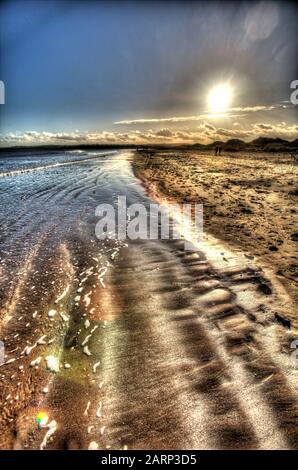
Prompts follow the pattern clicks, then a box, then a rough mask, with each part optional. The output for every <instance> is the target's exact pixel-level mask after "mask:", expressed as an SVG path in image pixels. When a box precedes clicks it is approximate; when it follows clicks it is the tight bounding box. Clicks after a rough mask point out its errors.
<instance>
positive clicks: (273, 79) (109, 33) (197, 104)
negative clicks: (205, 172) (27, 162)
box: [0, 0, 298, 146]
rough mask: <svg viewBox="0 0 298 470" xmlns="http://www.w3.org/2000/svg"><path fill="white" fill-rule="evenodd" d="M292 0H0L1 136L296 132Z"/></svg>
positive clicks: (50, 139) (33, 139) (296, 45)
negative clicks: (2, 97) (293, 96)
mask: <svg viewBox="0 0 298 470" xmlns="http://www.w3.org/2000/svg"><path fill="white" fill-rule="evenodd" d="M297 13H298V11H297V7H296V6H295V4H294V3H293V2H287V1H283V2H275V1H258V2H251V1H249V2H245V1H243V2H241V1H238V2H236V1H233V2H228V1H226V2H225V1H221V2H215V1H209V2H203V1H200V2H199V1H197V2H196V1H191V2H187V1H183V2H182V1H181V2H173V1H163V2H162V1H149V0H147V1H138V2H128V1H123V0H122V1H118V2H116V1H115V2H113V1H109V2H104V1H95V0H94V1H88V0H85V1H83V0H68V1H63V0H60V1H58V0H55V1H54V0H33V1H31V0H18V1H13V0H11V1H2V2H1V3H0V80H2V81H3V82H4V84H5V104H3V105H0V145H2V146H6V145H24V144H25V145H32V144H33V145H35V144H44V143H46V144H49V143H60V144H64V143H65V144H66V143H69V144H74V143H76V142H78V143H133V144H135V143H194V142H202V143H209V142H211V141H214V140H218V139H220V140H228V139H230V138H240V139H243V140H245V141H249V140H252V139H254V138H256V137H258V136H260V135H262V136H270V137H282V138H285V139H288V140H293V139H295V138H297V137H298V126H297V105H296V106H295V105H293V104H292V103H291V101H290V95H291V92H292V90H291V88H290V83H291V82H292V81H293V80H296V79H298V70H297V57H298V42H297V34H296V30H297V19H298V14H297Z"/></svg>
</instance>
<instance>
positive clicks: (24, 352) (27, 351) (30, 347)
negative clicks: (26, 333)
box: [22, 343, 37, 356]
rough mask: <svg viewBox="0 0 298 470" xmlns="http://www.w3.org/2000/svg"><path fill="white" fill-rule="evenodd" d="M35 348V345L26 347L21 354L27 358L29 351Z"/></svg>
mask: <svg viewBox="0 0 298 470" xmlns="http://www.w3.org/2000/svg"><path fill="white" fill-rule="evenodd" d="M36 346H37V343H35V344H33V346H26V347H25V349H24V351H23V352H22V354H25V355H26V356H29V354H30V353H31V351H32V350H33V349H34V348H36Z"/></svg>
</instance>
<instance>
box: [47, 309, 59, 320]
mask: <svg viewBox="0 0 298 470" xmlns="http://www.w3.org/2000/svg"><path fill="white" fill-rule="evenodd" d="M56 313H57V311H56V310H54V309H51V310H49V311H48V317H49V318H54V316H55V315H56Z"/></svg>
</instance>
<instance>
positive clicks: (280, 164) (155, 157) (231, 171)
mask: <svg viewBox="0 0 298 470" xmlns="http://www.w3.org/2000/svg"><path fill="white" fill-rule="evenodd" d="M134 166H135V172H136V174H137V176H138V177H139V178H140V179H142V180H143V182H144V183H145V186H146V187H147V189H148V190H149V191H151V192H152V191H153V192H156V191H157V193H160V194H161V195H165V196H166V197H167V198H171V199H172V200H176V201H179V202H196V203H199V204H203V205H204V230H205V231H207V232H209V233H211V234H213V235H215V236H216V237H217V238H219V239H221V240H224V241H226V242H228V244H229V245H233V246H237V247H241V248H242V249H245V250H247V251H248V252H250V254H251V256H252V257H258V258H260V259H261V260H262V261H263V262H264V263H265V264H267V265H269V266H270V267H271V268H272V269H273V270H274V272H275V274H276V275H277V276H278V278H279V280H280V281H281V282H282V283H283V284H284V286H285V287H286V289H287V290H288V292H289V293H290V295H291V296H292V297H293V298H294V299H295V301H296V302H297V300H298V294H297V282H298V262H297V259H298V252H297V241H298V218H297V210H298V209H297V196H298V189H297V175H298V164H297V163H296V162H295V161H294V159H293V158H292V157H291V156H290V155H289V154H272V153H271V154H268V153H267V154H266V153H247V152H237V153H229V154H225V155H222V156H214V155H213V154H212V153H207V152H205V153H202V152H194V151H191V152H190V151H187V152H186V151H185V152H174V151H172V152H151V153H148V152H147V153H139V154H137V156H136V158H135V165H134ZM293 320H294V321H295V320H296V318H293Z"/></svg>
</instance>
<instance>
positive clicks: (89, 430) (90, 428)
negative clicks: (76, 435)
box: [88, 426, 94, 434]
mask: <svg viewBox="0 0 298 470" xmlns="http://www.w3.org/2000/svg"><path fill="white" fill-rule="evenodd" d="M92 429H94V426H88V434H90V433H91V431H92Z"/></svg>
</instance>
